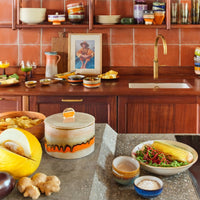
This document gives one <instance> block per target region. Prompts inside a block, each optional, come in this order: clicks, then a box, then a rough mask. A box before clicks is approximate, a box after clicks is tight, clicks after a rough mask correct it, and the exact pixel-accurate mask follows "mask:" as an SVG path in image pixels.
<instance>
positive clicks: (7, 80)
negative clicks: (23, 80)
mask: <svg viewBox="0 0 200 200" xmlns="http://www.w3.org/2000/svg"><path fill="white" fill-rule="evenodd" d="M18 82H19V76H18V75H17V74H12V75H10V76H8V77H7V75H0V85H6V84H13V83H18Z"/></svg>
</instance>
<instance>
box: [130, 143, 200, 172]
mask: <svg viewBox="0 0 200 200" xmlns="http://www.w3.org/2000/svg"><path fill="white" fill-rule="evenodd" d="M154 141H162V142H167V143H169V144H171V145H174V146H177V147H180V148H182V149H185V150H187V151H189V152H191V153H192V155H193V161H192V162H191V163H189V164H188V165H184V166H180V167H154V166H151V165H148V164H145V163H143V162H141V161H139V163H140V166H141V168H143V169H144V170H146V171H149V172H151V173H154V174H158V175H163V176H170V175H174V174H178V173H181V172H183V171H185V170H187V169H189V168H190V167H191V166H192V165H193V164H194V163H195V162H196V161H197V159H198V154H197V152H196V151H195V150H194V149H193V148H192V147H190V146H189V145H187V144H184V143H181V142H177V141H173V140H149V141H146V142H143V143H140V144H139V145H137V146H136V147H135V148H134V149H133V150H132V152H131V155H132V156H133V157H134V158H136V157H135V153H136V152H137V151H138V150H141V149H142V147H143V146H144V145H151V144H153V142H154Z"/></svg>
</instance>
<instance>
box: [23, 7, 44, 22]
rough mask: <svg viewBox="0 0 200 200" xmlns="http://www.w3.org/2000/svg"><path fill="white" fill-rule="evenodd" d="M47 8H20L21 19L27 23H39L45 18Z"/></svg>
mask: <svg viewBox="0 0 200 200" xmlns="http://www.w3.org/2000/svg"><path fill="white" fill-rule="evenodd" d="M45 14H46V8H20V20H21V21H22V22H23V23H26V24H39V23H42V22H43V21H44V20H45Z"/></svg>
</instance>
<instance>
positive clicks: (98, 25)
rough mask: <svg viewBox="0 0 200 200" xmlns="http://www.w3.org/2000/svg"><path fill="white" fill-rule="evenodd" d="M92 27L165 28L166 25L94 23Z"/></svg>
mask: <svg viewBox="0 0 200 200" xmlns="http://www.w3.org/2000/svg"><path fill="white" fill-rule="evenodd" d="M93 28H94V29H102V28H145V29H155V28H160V29H166V25H165V24H163V25H145V24H114V25H102V24H95V25H93Z"/></svg>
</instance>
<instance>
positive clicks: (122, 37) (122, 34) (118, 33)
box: [112, 29, 133, 43]
mask: <svg viewBox="0 0 200 200" xmlns="http://www.w3.org/2000/svg"><path fill="white" fill-rule="evenodd" d="M112 43H133V29H112Z"/></svg>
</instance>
